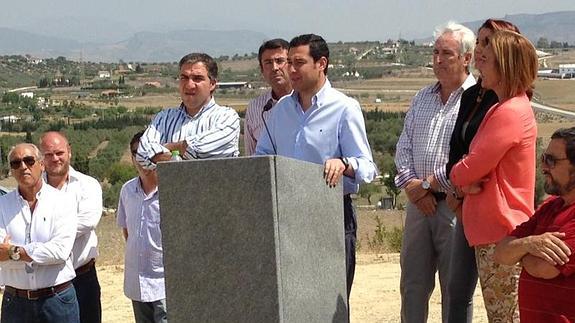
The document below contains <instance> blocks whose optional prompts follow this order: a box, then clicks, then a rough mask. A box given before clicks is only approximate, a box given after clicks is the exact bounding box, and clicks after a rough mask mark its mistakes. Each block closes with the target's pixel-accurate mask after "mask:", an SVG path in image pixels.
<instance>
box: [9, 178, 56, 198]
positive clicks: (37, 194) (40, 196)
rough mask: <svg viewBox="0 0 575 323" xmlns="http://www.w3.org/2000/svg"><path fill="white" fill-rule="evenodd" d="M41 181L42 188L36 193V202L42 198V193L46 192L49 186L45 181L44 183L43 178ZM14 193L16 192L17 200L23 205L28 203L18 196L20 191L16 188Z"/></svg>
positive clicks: (20, 195)
mask: <svg viewBox="0 0 575 323" xmlns="http://www.w3.org/2000/svg"><path fill="white" fill-rule="evenodd" d="M41 181H42V187H40V190H39V191H38V192H37V193H36V199H37V200H40V199H41V198H42V193H43V192H45V191H46V190H48V189H49V188H48V186H50V185H48V184H47V183H46V181H44V178H42V179H41ZM15 191H16V194H17V195H18V199H19V200H20V201H21V202H22V203H24V202H26V203H28V201H26V200H25V199H24V197H23V196H22V194H20V190H19V188H18V187H16V189H15Z"/></svg>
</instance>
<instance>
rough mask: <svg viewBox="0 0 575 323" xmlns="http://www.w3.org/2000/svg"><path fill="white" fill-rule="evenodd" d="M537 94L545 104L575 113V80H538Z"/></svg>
mask: <svg viewBox="0 0 575 323" xmlns="http://www.w3.org/2000/svg"><path fill="white" fill-rule="evenodd" d="M574 61H575V60H574ZM535 93H536V94H537V95H538V96H539V97H540V98H541V101H542V102H543V103H544V104H549V105H552V106H556V107H559V108H562V109H565V110H571V111H575V79H570V80H543V79H541V80H537V82H535Z"/></svg>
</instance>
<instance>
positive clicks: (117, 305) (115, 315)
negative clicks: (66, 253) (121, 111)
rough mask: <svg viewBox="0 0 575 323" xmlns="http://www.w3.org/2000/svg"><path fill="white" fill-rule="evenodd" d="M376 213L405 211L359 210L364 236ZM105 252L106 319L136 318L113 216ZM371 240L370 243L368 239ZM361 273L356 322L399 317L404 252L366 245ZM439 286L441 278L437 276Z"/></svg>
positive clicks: (390, 218) (479, 306) (392, 216)
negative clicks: (380, 250) (375, 249)
mask: <svg viewBox="0 0 575 323" xmlns="http://www.w3.org/2000/svg"><path fill="white" fill-rule="evenodd" d="M375 216H379V217H380V219H381V222H382V223H383V224H384V225H385V226H386V227H387V228H391V227H394V226H401V224H402V222H403V217H402V212H399V211H393V212H391V211H381V210H377V211H376V210H360V211H359V219H358V221H359V232H358V236H359V238H360V239H361V240H362V241H365V240H366V239H369V237H370V236H371V233H372V232H373V231H374V229H375V225H376V222H375V220H374V218H375ZM98 235H99V237H100V253H101V257H100V260H99V263H100V265H98V275H99V279H100V284H101V285H102V308H103V321H104V322H109V323H115V322H133V321H134V320H133V315H132V307H131V303H130V301H129V300H128V299H127V298H126V297H125V296H124V293H123V279H124V277H123V258H122V257H123V254H122V253H123V246H124V245H123V242H122V238H121V235H120V231H119V229H117V228H116V226H115V223H114V218H113V216H106V217H103V218H102V221H101V222H100V225H99V228H98ZM362 244H363V245H364V246H365V245H367V243H365V242H362ZM357 262H358V263H357V267H356V276H355V281H354V287H353V291H352V294H351V300H350V304H351V311H352V312H351V322H353V323H364V322H366V323H369V322H399V321H400V319H399V317H400V316H399V312H400V306H401V301H400V295H399V277H400V268H399V254H397V253H391V254H374V253H368V251H367V250H366V251H365V252H362V251H361V250H360V253H359V254H358V257H357ZM436 286H439V282H436ZM473 321H474V322H478V323H483V322H487V318H486V316H485V310H484V309H483V301H482V299H481V291H480V290H479V289H477V290H476V292H475V318H474V320H473ZM428 322H441V296H440V293H439V291H438V288H436V290H435V291H434V293H433V295H432V297H431V301H430V303H429V320H428Z"/></svg>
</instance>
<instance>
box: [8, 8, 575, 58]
mask: <svg viewBox="0 0 575 323" xmlns="http://www.w3.org/2000/svg"><path fill="white" fill-rule="evenodd" d="M503 19H505V20H509V21H511V22H513V23H515V24H516V25H517V26H519V28H520V29H521V31H522V32H523V33H524V34H525V35H526V36H527V37H528V38H529V39H531V40H532V41H533V42H536V41H537V39H539V37H546V38H547V39H548V40H549V41H552V40H555V41H559V42H568V43H569V44H571V45H573V44H575V11H562V12H553V13H545V14H520V15H508V16H505V17H503ZM482 23H483V20H481V21H472V22H468V23H464V24H465V25H466V26H468V27H470V28H472V29H473V30H477V28H478V27H479V26H480V25H481V24H482ZM76 25H78V22H76ZM49 30H50V29H49V28H48V29H43V31H42V33H41V34H40V33H31V32H26V31H21V30H16V29H10V28H0V55H10V54H30V55H32V56H36V57H39V58H44V57H57V56H65V57H67V58H68V59H72V60H79V59H80V58H82V59H83V60H85V61H93V62H100V61H101V62H117V61H118V60H120V59H121V60H124V61H127V62H129V61H140V62H173V61H177V60H178V59H179V58H180V57H181V56H183V55H185V54H187V53H190V52H194V51H203V52H207V53H208V54H210V55H213V56H215V57H217V56H220V55H229V56H232V55H234V54H240V55H243V54H244V53H251V52H255V51H256V50H257V48H258V47H259V45H260V44H261V43H262V41H264V40H265V39H268V37H267V36H266V35H265V34H263V33H260V32H254V31H249V30H233V31H213V30H198V29H192V30H180V31H169V32H166V31H155V32H150V31H145V32H137V33H134V34H133V36H131V37H129V38H127V39H125V40H123V41H119V42H114V41H109V42H94V40H96V39H103V38H102V37H100V38H98V37H89V38H86V39H87V40H86V41H80V40H78V39H80V38H79V31H77V32H76V33H75V34H74V33H72V32H70V33H67V34H61V33H59V34H58V35H62V36H61V37H57V36H47V35H49ZM104 32H105V31H104ZM65 37H67V38H65ZM361 40H362V39H357V41H361Z"/></svg>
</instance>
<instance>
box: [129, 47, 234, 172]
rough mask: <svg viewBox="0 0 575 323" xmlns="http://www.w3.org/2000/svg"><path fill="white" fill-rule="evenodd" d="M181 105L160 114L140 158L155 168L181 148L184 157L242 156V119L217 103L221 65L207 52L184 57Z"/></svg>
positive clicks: (144, 139) (146, 136)
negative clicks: (240, 145) (240, 140)
mask: <svg viewBox="0 0 575 323" xmlns="http://www.w3.org/2000/svg"><path fill="white" fill-rule="evenodd" d="M179 67H180V75H179V77H178V80H179V90H180V97H181V99H182V103H181V104H180V107H179V108H170V109H165V110H163V111H161V112H160V113H158V114H157V115H156V117H155V118H154V120H153V121H152V123H151V124H150V125H149V126H148V128H147V129H146V131H145V132H144V135H143V136H142V138H141V140H140V145H139V146H138V151H137V154H136V156H135V158H136V161H137V162H138V163H140V164H141V165H142V166H143V167H144V168H146V169H154V168H155V167H156V163H157V162H159V161H167V160H170V159H171V153H170V152H171V151H174V150H178V151H179V152H180V156H182V158H183V159H201V158H212V157H235V156H238V155H239V149H238V140H239V135H240V118H239V116H238V114H237V113H236V111H235V110H233V109H232V108H229V107H224V106H220V105H218V104H216V101H215V100H214V98H213V93H214V91H215V89H216V85H217V77H218V65H217V64H216V62H215V60H214V59H213V58H212V57H210V56H209V55H207V54H204V53H192V54H188V55H186V56H184V57H182V59H181V60H180V63H179Z"/></svg>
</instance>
